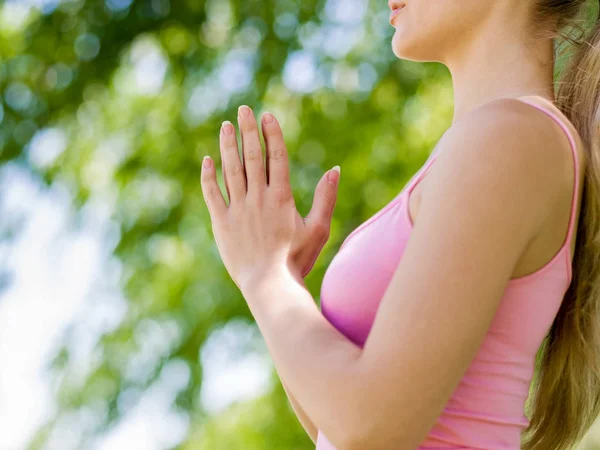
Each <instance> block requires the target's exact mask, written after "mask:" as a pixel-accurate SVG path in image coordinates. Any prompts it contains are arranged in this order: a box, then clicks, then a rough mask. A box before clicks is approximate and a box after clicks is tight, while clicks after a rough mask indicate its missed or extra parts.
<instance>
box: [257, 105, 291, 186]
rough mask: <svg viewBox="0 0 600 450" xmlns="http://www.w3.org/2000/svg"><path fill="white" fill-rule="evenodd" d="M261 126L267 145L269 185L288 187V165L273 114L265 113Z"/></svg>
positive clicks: (280, 133)
mask: <svg viewBox="0 0 600 450" xmlns="http://www.w3.org/2000/svg"><path fill="white" fill-rule="evenodd" d="M263 126H264V129H263V134H264V136H265V141H267V142H268V147H269V156H268V161H269V186H274V187H276V188H277V189H279V188H284V189H287V188H288V187H290V167H289V160H288V153H287V148H286V146H285V142H284V140H283V132H282V131H281V127H280V126H279V122H278V121H277V119H276V118H275V116H273V115H272V114H270V113H265V115H264V118H263Z"/></svg>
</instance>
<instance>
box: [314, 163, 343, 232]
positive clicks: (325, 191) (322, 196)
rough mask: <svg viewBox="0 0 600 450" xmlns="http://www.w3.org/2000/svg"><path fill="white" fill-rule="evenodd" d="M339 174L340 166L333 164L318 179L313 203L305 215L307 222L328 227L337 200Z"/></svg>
mask: <svg viewBox="0 0 600 450" xmlns="http://www.w3.org/2000/svg"><path fill="white" fill-rule="evenodd" d="M340 175H341V171H340V166H334V167H333V168H332V169H331V170H328V171H327V172H325V175H324V176H323V177H322V178H321V180H319V183H318V184H317V188H316V189H315V196H314V200H313V205H312V208H311V210H310V212H309V213H308V216H307V220H308V221H309V222H313V223H315V222H320V223H322V224H323V225H326V226H327V228H328V229H329V226H330V224H331V218H332V216H333V209H334V208H335V203H336V201H337V193H338V186H339V181H340Z"/></svg>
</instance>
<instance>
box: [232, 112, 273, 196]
mask: <svg viewBox="0 0 600 450" xmlns="http://www.w3.org/2000/svg"><path fill="white" fill-rule="evenodd" d="M238 124H239V126H240V132H241V133H242V155H243V159H244V169H245V173H246V182H247V186H248V192H250V191H258V190H261V189H264V188H265V187H266V185H267V179H266V176H265V165H264V164H263V155H262V145H261V143H260V137H259V135H258V124H257V123H256V119H255V117H254V113H253V112H252V110H251V109H250V108H249V107H248V106H246V105H242V106H240V107H239V109H238Z"/></svg>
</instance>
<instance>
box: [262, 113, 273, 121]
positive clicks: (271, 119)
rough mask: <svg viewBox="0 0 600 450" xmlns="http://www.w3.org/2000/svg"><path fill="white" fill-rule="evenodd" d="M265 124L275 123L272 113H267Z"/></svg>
mask: <svg viewBox="0 0 600 450" xmlns="http://www.w3.org/2000/svg"><path fill="white" fill-rule="evenodd" d="M263 117H264V120H265V123H272V122H273V114H271V113H265V115H264V116H263Z"/></svg>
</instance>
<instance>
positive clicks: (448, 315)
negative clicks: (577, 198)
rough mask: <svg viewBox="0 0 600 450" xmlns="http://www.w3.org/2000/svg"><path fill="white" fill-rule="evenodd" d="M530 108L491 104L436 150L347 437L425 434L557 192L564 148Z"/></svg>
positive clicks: (406, 439) (364, 359) (403, 438)
mask: <svg viewBox="0 0 600 450" xmlns="http://www.w3.org/2000/svg"><path fill="white" fill-rule="evenodd" d="M531 111H532V109H531V108H529V107H528V106H527V105H523V104H522V103H521V102H518V101H517V100H500V101H495V102H492V103H491V104H489V105H487V106H485V107H482V108H481V109H480V111H478V112H477V114H472V115H471V116H470V117H467V118H465V120H462V121H461V122H458V123H456V124H455V125H454V126H453V127H452V128H451V129H449V130H448V132H447V133H446V134H445V135H444V137H443V138H442V140H441V141H440V142H439V143H438V146H440V148H439V149H438V156H437V160H436V163H435V164H434V165H433V166H432V170H431V171H430V172H429V174H428V175H427V177H428V178H427V187H426V188H424V189H423V192H422V197H421V202H420V207H419V213H418V217H417V219H416V221H415V224H414V227H413V229H412V232H411V235H410V238H409V240H408V243H407V246H406V248H405V250H404V254H403V256H402V258H401V261H400V263H399V265H398V267H397V268H396V271H395V273H394V275H393V277H392V280H391V282H390V285H389V286H388V288H387V290H386V292H385V295H384V296H383V299H382V301H381V304H380V306H379V309H378V312H377V315H376V318H375V321H374V323H373V326H372V329H371V332H370V335H369V337H368V339H367V341H366V343H365V346H364V351H363V354H362V356H361V359H360V362H359V366H358V369H359V374H360V376H359V378H360V379H361V380H362V381H361V387H360V388H359V389H358V391H360V392H361V396H360V398H359V399H358V400H357V401H358V402H359V403H360V409H362V410H363V411H365V410H368V411H369V420H368V422H365V424H364V427H365V428H363V429H362V430H361V431H359V432H358V433H359V434H363V435H365V436H368V439H370V440H371V441H370V442H369V446H370V447H369V448H379V447H378V445H377V444H378V442H375V441H374V440H377V439H379V438H381V439H382V441H381V443H382V444H383V443H385V442H390V441H391V442H395V443H402V444H403V447H402V448H415V447H417V446H418V445H419V444H420V443H421V442H422V440H423V439H424V438H425V437H426V435H427V433H428V432H429V430H430V429H431V427H432V426H433V425H434V423H435V420H436V418H437V417H438V415H439V414H440V413H441V411H442V410H443V408H444V406H445V404H446V402H447V401H448V399H449V397H450V395H451V394H452V392H453V391H454V389H455V387H456V386H457V384H458V382H459V381H460V379H461V377H462V375H463V374H464V372H465V370H466V369H467V368H468V366H469V364H470V362H471V361H472V359H473V358H474V356H475V354H476V352H477V350H478V348H479V346H480V345H481V343H482V341H483V339H484V337H485V333H486V332H487V330H488V328H489V326H490V323H491V321H492V319H493V317H494V314H495V312H496V310H497V308H498V306H499V303H500V299H501V298H502V295H503V293H504V290H505V288H506V284H507V282H508V281H509V279H510V277H511V274H512V272H513V269H514V267H515V265H516V263H517V261H518V259H519V257H520V255H521V254H522V253H523V251H524V249H525V248H526V246H527V245H528V243H529V242H530V241H531V239H532V238H533V237H534V236H535V235H536V233H538V232H539V230H540V228H541V226H542V225H543V223H544V219H545V218H546V217H548V216H549V211H551V209H552V207H553V205H554V203H555V199H556V198H557V196H558V194H559V191H560V189H562V188H563V187H564V186H558V187H557V184H559V185H560V183H557V182H556V178H557V177H559V176H561V175H562V174H563V173H564V168H563V167H562V166H561V165H563V164H564V159H561V158H560V157H556V155H557V152H559V151H564V149H560V148H559V149H552V148H548V145H550V146H551V145H552V144H551V143H550V144H549V143H548V142H544V138H543V135H544V133H545V132H546V134H547V130H548V128H547V126H548V123H547V122H544V118H543V117H541V116H542V115H536V114H532V113H531ZM553 156H554V157H553ZM363 419H364V418H363ZM359 439H360V438H359Z"/></svg>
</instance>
